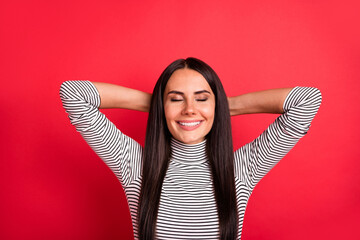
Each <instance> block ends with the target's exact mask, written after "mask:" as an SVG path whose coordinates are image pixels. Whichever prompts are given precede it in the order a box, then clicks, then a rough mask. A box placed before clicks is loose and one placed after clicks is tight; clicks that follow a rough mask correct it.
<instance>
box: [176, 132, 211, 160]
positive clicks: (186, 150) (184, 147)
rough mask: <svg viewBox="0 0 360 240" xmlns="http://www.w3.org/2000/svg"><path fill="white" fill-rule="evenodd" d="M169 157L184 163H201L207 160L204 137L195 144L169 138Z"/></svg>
mask: <svg viewBox="0 0 360 240" xmlns="http://www.w3.org/2000/svg"><path fill="white" fill-rule="evenodd" d="M171 158H172V159H173V160H174V161H178V162H181V163H185V164H203V163H205V162H206V160H207V155H206V139H205V140H204V141H202V142H200V143H196V144H186V143H182V142H180V141H178V140H176V139H174V138H171Z"/></svg>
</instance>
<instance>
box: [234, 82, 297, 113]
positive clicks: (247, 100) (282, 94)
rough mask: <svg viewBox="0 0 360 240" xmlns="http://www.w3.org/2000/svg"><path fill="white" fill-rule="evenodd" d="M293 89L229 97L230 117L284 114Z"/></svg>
mask: <svg viewBox="0 0 360 240" xmlns="http://www.w3.org/2000/svg"><path fill="white" fill-rule="evenodd" d="M291 89H292V88H278V89H270V90H264V91H259V92H251V93H246V94H242V95H239V96H235V97H229V98H228V101H229V108H230V115H231V116H236V115H241V114H252V113H279V114H280V113H283V112H284V109H283V105H284V101H285V99H286V96H287V95H288V94H289V92H290V91H291Z"/></svg>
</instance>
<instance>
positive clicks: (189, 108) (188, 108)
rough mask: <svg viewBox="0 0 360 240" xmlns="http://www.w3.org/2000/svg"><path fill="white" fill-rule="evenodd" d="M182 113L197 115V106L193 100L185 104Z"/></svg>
mask: <svg viewBox="0 0 360 240" xmlns="http://www.w3.org/2000/svg"><path fill="white" fill-rule="evenodd" d="M182 114H183V115H195V114H196V107H195V106H194V103H193V102H191V101H187V102H186V103H185V104H184V108H183V110H182Z"/></svg>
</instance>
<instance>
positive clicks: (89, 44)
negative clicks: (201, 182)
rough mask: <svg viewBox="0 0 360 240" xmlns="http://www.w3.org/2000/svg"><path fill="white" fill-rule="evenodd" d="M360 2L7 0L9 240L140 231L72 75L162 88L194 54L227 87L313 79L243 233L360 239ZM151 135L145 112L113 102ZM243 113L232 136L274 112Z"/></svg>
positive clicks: (133, 126)
mask: <svg viewBox="0 0 360 240" xmlns="http://www.w3.org/2000/svg"><path fill="white" fill-rule="evenodd" d="M356 2H357V1H340V0H338V1H311V0H308V1H235V0H234V1H223V2H221V3H220V2H218V1H209V0H207V1H200V0H198V1H196V0H192V1H189V0H182V1H175V0H161V1H96V0H94V1H68V0H65V1H37V0H33V1H16V0H15V1H2V2H1V3H0V43H1V45H0V56H1V57H0V63H1V65H0V66H1V67H0V69H1V70H0V79H1V95H0V116H1V117H0V123H1V126H2V127H1V140H0V141H1V142H0V147H1V151H0V159H1V162H0V183H1V188H0V194H1V195H0V201H1V204H0V239H131V238H132V230H131V224H130V220H129V213H128V209H127V206H126V200H125V198H124V194H123V192H122V188H121V186H120V183H119V182H118V181H117V179H116V178H115V175H113V174H112V172H111V171H110V170H109V169H108V168H107V167H106V165H105V164H104V163H103V162H102V161H101V160H100V159H99V158H98V157H97V156H96V155H95V154H94V152H93V151H92V150H91V149H90V148H89V147H88V146H87V145H86V143H85V142H84V141H83V140H82V138H81V136H80V135H79V134H78V133H77V132H76V131H75V129H74V127H73V126H72V125H70V123H69V120H68V118H67V116H66V114H65V112H64V110H63V108H62V105H61V102H60V99H59V96H58V91H59V86H60V84H61V83H62V82H63V81H65V80H69V79H89V80H93V81H106V82H111V83H116V84H120V85H124V86H127V87H132V88H137V89H140V90H143V91H147V92H151V91H152V88H153V86H154V84H155V82H156V80H157V78H158V77H159V75H160V73H161V72H162V71H163V69H164V68H165V67H166V66H167V65H168V64H169V63H170V62H172V61H173V60H175V59H177V58H185V57H188V56H194V57H197V58H200V59H202V60H204V61H205V62H207V63H208V64H210V66H212V67H213V68H214V69H215V71H216V72H217V73H218V74H219V76H220V78H221V79H222V81H223V84H224V87H225V90H226V91H227V94H228V95H236V94H242V93H246V92H249V91H255V90H262V89H268V88H276V87H293V86H296V85H300V86H315V87H318V88H320V89H321V91H322V94H323V103H322V106H321V108H320V110H319V113H318V115H317V116H316V118H315V120H314V121H313V125H312V127H311V130H310V132H309V134H308V135H307V136H306V137H305V138H304V139H302V140H301V141H300V142H299V144H298V145H297V146H296V147H295V148H294V149H293V150H292V151H291V152H290V153H289V154H288V155H287V156H286V157H285V158H284V159H283V160H282V161H281V162H280V164H278V165H277V166H276V167H275V168H274V169H273V170H272V171H271V172H270V173H269V174H268V175H267V176H266V177H265V178H264V179H263V180H262V181H261V182H260V183H259V184H258V186H257V187H256V188H255V190H254V192H253V195H252V197H251V198H250V201H249V204H248V207H247V211H246V215H245V222H244V230H243V235H242V237H243V239H245V240H246V239H277V240H279V239H360V230H359V226H360V220H359V216H360V184H359V183H360V175H359V169H360V162H359V160H360V159H359V153H360V147H359V143H360V141H359V140H360V139H359V120H360V119H359V116H360V115H359V107H358V104H359V102H360V94H359V90H360V83H359V82H360V81H359V78H360V58H359V57H360V49H359V42H360V36H359V23H360V17H359V9H360V7H359V5H357V4H356ZM104 112H105V113H106V114H107V116H108V117H109V118H110V119H111V120H112V121H113V122H115V123H116V124H117V126H118V127H120V128H121V130H122V131H123V132H125V133H126V134H128V135H130V136H131V137H133V138H134V139H136V140H138V141H139V142H140V143H141V144H143V142H144V134H145V125H146V118H147V114H146V113H138V112H133V111H128V110H106V111H104ZM275 117H276V116H274V115H252V116H239V117H236V118H233V133H234V145H235V147H236V148H237V147H240V146H241V145H243V144H244V143H246V142H249V141H251V140H252V139H253V138H255V137H256V136H258V134H260V133H261V132H262V131H263V129H264V128H265V127H266V126H267V125H268V124H269V123H270V122H271V121H272V120H273V119H274V118H275Z"/></svg>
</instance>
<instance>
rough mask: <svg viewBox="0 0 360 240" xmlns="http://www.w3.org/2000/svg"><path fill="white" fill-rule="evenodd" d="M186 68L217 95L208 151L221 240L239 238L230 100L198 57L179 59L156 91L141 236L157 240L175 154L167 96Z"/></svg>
mask: <svg viewBox="0 0 360 240" xmlns="http://www.w3.org/2000/svg"><path fill="white" fill-rule="evenodd" d="M183 68H189V69H192V70H195V71H197V72H199V73H200V74H202V75H203V77H204V78H205V79H206V81H207V82H208V84H209V85H210V87H211V90H212V91H213V93H214V95H215V99H216V106H215V118H214V123H213V126H212V129H211V130H210V132H209V133H208V134H207V136H206V140H207V141H206V152H207V157H208V159H209V163H210V166H211V172H212V180H213V187H214V192H215V200H216V206H217V211H218V217H219V231H220V239H226V240H227V239H229V240H230V239H236V236H237V229H238V214H237V203H236V191H235V182H234V156H233V143H232V135H231V122H230V111H229V106H228V101H227V97H226V94H225V91H224V88H223V86H222V84H221V82H220V79H219V77H218V76H217V74H216V73H215V71H214V70H213V69H212V68H211V67H210V66H209V65H207V64H206V63H205V62H203V61H201V60H199V59H196V58H187V59H179V60H176V61H174V62H173V63H171V64H170V65H169V66H168V67H167V68H166V69H165V70H164V71H163V73H162V74H161V75H160V77H159V79H158V81H157V83H156V85H155V87H154V90H153V95H152V99H151V105H150V111H149V117H148V122H147V129H146V139H145V149H144V158H143V165H142V184H141V192H140V198H139V206H138V232H139V237H140V239H142V240H148V239H154V236H155V227H156V219H157V213H158V209H159V202H160V194H161V189H162V184H163V181H164V178H165V174H166V171H167V169H168V166H169V160H170V155H171V148H170V140H171V134H170V132H169V129H168V127H167V125H166V119H165V113H164V107H163V94H164V91H165V87H166V84H167V82H168V80H169V78H170V77H171V75H172V74H173V72H175V71H176V70H178V69H183Z"/></svg>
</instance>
